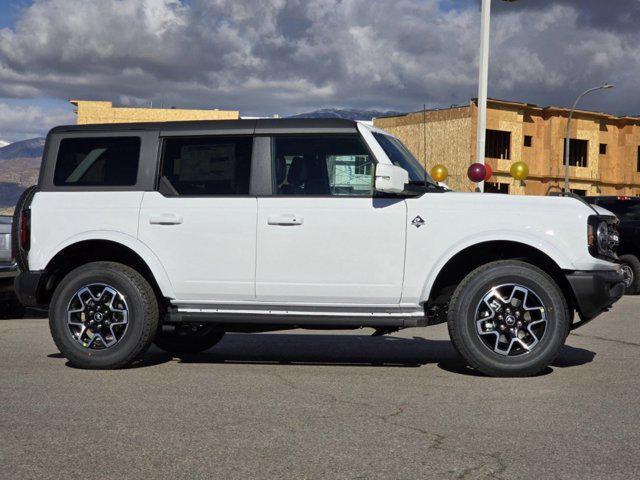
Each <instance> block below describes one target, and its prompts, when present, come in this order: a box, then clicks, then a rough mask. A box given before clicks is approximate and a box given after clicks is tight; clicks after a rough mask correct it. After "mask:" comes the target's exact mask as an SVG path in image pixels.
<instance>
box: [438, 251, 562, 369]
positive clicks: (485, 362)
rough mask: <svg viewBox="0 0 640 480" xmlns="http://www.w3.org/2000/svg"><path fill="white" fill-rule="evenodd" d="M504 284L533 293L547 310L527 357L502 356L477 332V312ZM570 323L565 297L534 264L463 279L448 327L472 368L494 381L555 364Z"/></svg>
mask: <svg viewBox="0 0 640 480" xmlns="http://www.w3.org/2000/svg"><path fill="white" fill-rule="evenodd" d="M503 284H518V285H522V286H524V287H526V288H528V289H530V290H531V291H533V292H534V293H535V294H536V295H537V296H538V297H539V298H540V299H541V301H542V302H543V304H544V305H545V307H546V315H547V325H546V330H545V332H544V335H543V336H542V338H541V339H540V342H539V343H538V344H537V345H536V346H535V347H534V348H532V349H531V352H529V353H525V354H523V355H519V356H503V355H500V354H499V353H496V352H495V351H493V350H490V349H489V348H487V346H486V345H485V344H484V343H483V342H482V340H481V339H480V335H479V334H478V333H477V330H476V309H477V306H478V304H479V303H480V301H481V299H482V297H483V295H484V294H485V293H486V292H488V291H490V290H491V289H492V288H493V287H496V286H498V285H503ZM569 319H570V315H569V310H568V307H567V302H566V300H565V297H564V295H563V293H562V291H561V289H560V288H559V287H558V285H557V284H556V282H555V281H554V280H553V279H552V278H551V277H550V276H549V275H547V274H546V273H545V272H543V271H542V270H540V269H539V268H537V267H535V266H533V265H531V264H528V263H525V262H521V261H516V260H504V261H497V262H492V263H489V264H487V265H484V266H481V267H479V268H477V269H476V270H474V271H473V272H471V273H470V274H469V275H467V277H466V278H464V280H463V281H462V282H461V283H460V284H459V285H458V287H457V288H456V290H455V292H454V293H453V296H452V297H451V301H450V305H449V315H448V320H447V324H448V327H449V334H450V336H451V340H452V341H453V344H454V345H455V347H456V350H457V351H458V352H459V353H460V355H461V356H462V357H463V358H464V359H465V360H466V361H467V363H468V364H469V366H471V367H472V368H474V369H476V370H478V371H480V372H482V373H484V374H486V375H489V376H494V377H527V376H532V375H536V374H538V373H540V372H541V371H543V370H544V369H545V368H546V367H548V366H549V365H550V364H551V363H552V362H553V361H554V360H555V359H556V357H557V356H558V354H559V353H560V350H561V349H562V346H563V345H564V343H565V341H566V338H567V335H568V334H569V326H570V320H569Z"/></svg>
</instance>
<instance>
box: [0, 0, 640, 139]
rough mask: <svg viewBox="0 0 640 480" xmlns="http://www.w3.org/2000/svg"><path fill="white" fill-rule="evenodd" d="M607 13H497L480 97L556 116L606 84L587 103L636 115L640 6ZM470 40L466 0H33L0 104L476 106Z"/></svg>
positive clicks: (526, 4) (270, 109) (536, 7)
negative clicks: (531, 105) (559, 107)
mask: <svg viewBox="0 0 640 480" xmlns="http://www.w3.org/2000/svg"><path fill="white" fill-rule="evenodd" d="M610 3H611V2H602V1H601V0H544V1H543V0H527V1H520V2H517V3H509V4H507V3H505V2H494V4H495V5H496V8H495V15H494V19H493V36H492V58H491V65H492V68H491V83H490V88H491V91H490V95H491V96H493V97H500V98H507V99H513V100H523V101H529V102H537V103H542V104H549V103H554V104H564V105H566V104H568V103H570V102H571V100H572V99H573V98H574V97H575V95H576V93H579V91H581V90H582V89H583V88H586V87H590V86H592V85H594V84H598V83H601V82H604V81H609V82H612V83H617V84H618V87H619V88H618V89H617V91H616V92H615V93H613V94H611V93H607V94H606V95H607V97H606V100H605V99H603V97H602V96H601V97H599V98H595V97H594V99H593V100H591V104H590V105H588V106H592V107H594V108H595V107H600V108H601V109H603V110H609V111H613V112H614V113H631V114H634V113H636V114H637V113H640V101H639V100H638V99H637V98H636V95H635V90H636V85H637V80H636V78H637V77H638V75H639V74H640V54H638V52H637V50H636V48H635V45H637V44H638V41H639V40H640V38H639V37H640V33H638V32H637V29H636V28H635V26H636V25H637V24H638V20H640V2H638V1H637V0H633V1H625V2H624V3H625V5H626V6H627V8H625V9H616V8H611V6H610ZM607 5H608V6H607ZM631 27H633V28H631ZM478 38H479V12H478V9H477V5H476V4H475V2H474V1H473V0H456V1H452V0H448V1H446V2H445V1H444V0H440V1H438V0H397V1H394V2H390V1H389V0H262V1H260V2H256V1H255V0H190V1H188V2H187V1H183V0H101V1H100V2H90V1H86V0H35V1H34V2H33V4H31V5H30V6H28V7H26V8H25V9H24V10H23V11H22V14H21V16H20V18H19V20H18V22H17V23H16V25H15V27H13V28H6V29H4V30H0V98H2V97H5V98H33V97H42V96H45V97H54V98H62V99H65V98H90V99H105V100H114V101H116V102H122V103H128V104H134V105H135V104H148V102H149V101H153V102H154V104H156V105H157V104H159V103H163V104H165V105H175V106H185V107H189V106H215V107H218V108H230V109H235V108H238V109H240V110H241V111H242V112H243V113H245V114H271V113H279V114H289V113H297V112H300V111H305V110H309V109H313V108H318V107H326V106H345V107H347V106H348V107H356V108H378V109H393V110H415V109H418V108H420V106H421V105H422V104H423V103H426V104H428V105H429V106H448V105H450V104H454V103H466V102H468V100H469V98H471V97H474V96H475V94H476V91H475V89H476V82H477V57H478ZM0 133H2V130H0Z"/></svg>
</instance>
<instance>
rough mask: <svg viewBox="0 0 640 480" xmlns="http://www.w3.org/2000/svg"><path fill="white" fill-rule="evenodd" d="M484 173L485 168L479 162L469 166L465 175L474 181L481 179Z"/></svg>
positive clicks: (485, 172)
mask: <svg viewBox="0 0 640 480" xmlns="http://www.w3.org/2000/svg"><path fill="white" fill-rule="evenodd" d="M486 175H487V169H486V167H485V166H484V165H482V164H481V163H474V164H472V165H471V166H470V167H469V170H467V177H469V180H471V181H472V182H475V183H478V182H481V181H483V180H484V177H486Z"/></svg>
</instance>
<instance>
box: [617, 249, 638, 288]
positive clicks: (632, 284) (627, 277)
mask: <svg viewBox="0 0 640 480" xmlns="http://www.w3.org/2000/svg"><path fill="white" fill-rule="evenodd" d="M620 265H621V266H622V273H623V274H624V283H625V294H626V295H637V294H638V293H640V260H638V257H636V256H635V255H620Z"/></svg>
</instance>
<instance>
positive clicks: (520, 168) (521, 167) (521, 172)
mask: <svg viewBox="0 0 640 480" xmlns="http://www.w3.org/2000/svg"><path fill="white" fill-rule="evenodd" d="M510 173H511V176H512V177H513V178H515V179H516V180H526V179H527V177H528V176H529V166H528V165H527V164H526V163H524V162H516V163H514V164H513V165H511V170H510Z"/></svg>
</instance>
